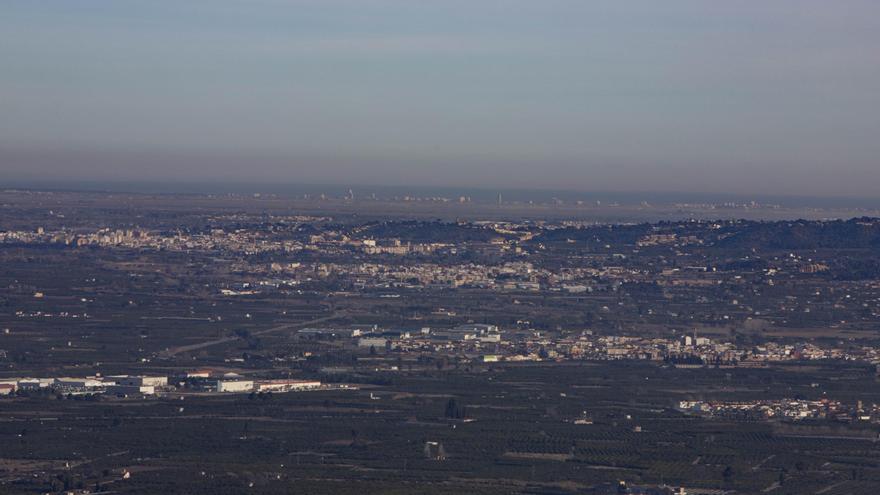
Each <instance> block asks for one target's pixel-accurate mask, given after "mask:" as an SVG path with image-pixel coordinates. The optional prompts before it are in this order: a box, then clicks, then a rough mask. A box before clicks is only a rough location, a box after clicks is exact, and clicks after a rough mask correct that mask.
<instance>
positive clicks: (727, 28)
mask: <svg viewBox="0 0 880 495" xmlns="http://www.w3.org/2000/svg"><path fill="white" fill-rule="evenodd" d="M0 172H2V177H6V178H7V179H10V180H11V179H15V180H17V179H32V178H51V179H67V178H71V179H77V178H79V179H103V180H131V179H134V180H150V181H156V180H160V181H161V180H193V179H201V178H206V179H209V180H243V181H252V182H267V181H273V182H324V183H340V184H361V183H367V184H395V185H398V184H428V185H465V184H467V185H472V186H486V187H540V188H566V189H576V190H660V191H670V190H671V191H676V190H681V191H688V190H699V191H726V192H754V193H784V194H797V193H804V194H816V193H819V194H828V195H869V196H874V197H876V196H878V195H880V1H877V0H864V1H859V0H833V1H832V0H748V1H746V0H718V1H715V0H662V1H660V0H643V1H632V0H601V1H591V0H571V1H562V0H504V1H501V0H498V1H487V0H432V1H426V0H422V1H420V0H399V1H396V0H240V1H235V0H203V1H184V0H174V1H171V0H144V1H137V0H106V1H96V0H75V1H72V0H58V1H48V0H45V1H43V0H4V1H3V2H2V4H0ZM2 177H0V182H2V180H3V179H2Z"/></svg>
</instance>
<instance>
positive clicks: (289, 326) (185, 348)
mask: <svg viewBox="0 0 880 495" xmlns="http://www.w3.org/2000/svg"><path fill="white" fill-rule="evenodd" d="M340 316H342V312H336V313H333V314H331V315H329V316H323V317H321V318H315V319H314V320H309V321H300V322H297V323H285V324H284V325H278V326H277V327H272V328H267V329H265V330H260V331H258V332H251V335H253V336H255V337H259V336H260V335H266V334H268V333H273V332H280V331H282V330H293V329H298V328H304V327H308V326H311V325H316V324H318V323H324V322H327V321H330V320H335V319H336V318H339V317H340ZM236 340H239V337H238V336H231V337H223V338H219V339H214V340H209V341H207V342H201V343H198V344H190V345H182V346H178V347H171V348H170V349H166V350H164V351H162V352H160V353H159V357H161V358H170V357H173V356H176V355H178V354H180V353H182V352H190V351H198V350H200V349H205V348H208V347H213V346H215V345H220V344H226V343H228V342H234V341H236Z"/></svg>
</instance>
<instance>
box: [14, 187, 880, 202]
mask: <svg viewBox="0 0 880 495" xmlns="http://www.w3.org/2000/svg"><path fill="white" fill-rule="evenodd" d="M0 189H28V190H41V191H71V192H77V191H79V192H116V193H123V192H128V193H140V194H246V195H251V194H258V193H259V194H275V195H278V196H282V197H291V198H295V197H300V198H301V197H303V196H304V195H309V196H312V197H316V196H319V195H321V194H324V195H326V196H327V197H337V198H338V197H343V196H345V195H346V194H348V193H349V190H351V192H353V193H354V195H355V197H356V198H369V197H372V196H373V195H375V197H376V198H377V199H393V198H403V197H405V196H410V197H445V198H450V199H458V198H460V197H462V196H464V197H468V198H470V199H471V200H472V201H475V202H481V203H488V202H496V201H497V200H498V195H499V194H500V195H501V199H502V201H504V202H505V203H508V202H520V203H525V202H529V201H533V202H535V203H550V202H553V201H554V200H559V201H563V202H565V203H572V202H575V201H584V202H585V203H586V202H591V203H595V202H596V201H600V202H601V203H602V204H606V205H607V204H613V203H617V204H621V205H637V204H641V203H643V202H647V203H648V204H655V205H672V204H677V203H699V204H722V203H738V204H746V203H750V202H752V201H754V202H756V203H759V204H762V205H779V206H782V207H786V208H823V209H824V208H855V209H880V197H875V198H858V197H821V196H788V195H779V196H771V195H766V194H763V195H761V194H755V195H749V194H742V193H739V194H722V193H702V192H651V191H643V192H638V191H626V192H623V191H620V192H615V191H571V190H551V189H490V188H475V187H429V186H375V185H369V186H367V185H357V184H351V185H339V184H284V183H272V184H263V183H233V182H106V181H77V182H71V181H64V182H61V181H2V180H0Z"/></svg>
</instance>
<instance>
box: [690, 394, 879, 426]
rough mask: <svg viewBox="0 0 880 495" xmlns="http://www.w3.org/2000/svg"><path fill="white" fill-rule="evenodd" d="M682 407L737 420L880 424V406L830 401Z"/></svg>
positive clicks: (694, 403) (710, 403)
mask: <svg viewBox="0 0 880 495" xmlns="http://www.w3.org/2000/svg"><path fill="white" fill-rule="evenodd" d="M678 407H679V409H680V410H682V411H683V412H686V413H691V414H700V415H706V416H716V417H726V418H734V419H735V418H740V419H784V420H790V421H801V420H806V419H826V420H834V421H841V422H852V421H865V422H872V423H880V407H878V406H877V405H876V404H871V405H870V406H867V407H866V406H865V405H863V404H862V402H861V401H859V402H858V403H857V404H856V405H855V407H853V406H852V405H846V404H843V403H841V402H840V401H836V400H830V399H820V400H803V399H782V400H756V401H741V402H722V401H681V402H680V403H679V405H678Z"/></svg>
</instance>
